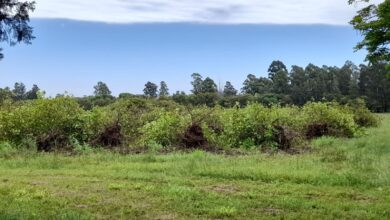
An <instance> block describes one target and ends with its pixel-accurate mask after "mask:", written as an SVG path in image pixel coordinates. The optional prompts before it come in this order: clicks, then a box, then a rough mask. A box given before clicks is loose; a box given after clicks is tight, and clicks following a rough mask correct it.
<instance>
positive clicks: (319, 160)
mask: <svg viewBox="0 0 390 220" xmlns="http://www.w3.org/2000/svg"><path fill="white" fill-rule="evenodd" d="M380 117H381V121H383V123H381V125H380V126H379V127H378V128H370V129H367V130H366V132H367V134H366V135H364V136H362V137H359V138H353V139H344V138H343V139H337V138H332V137H322V138H320V139H317V140H315V141H314V142H313V143H312V146H313V148H312V151H311V152H310V153H306V154H296V155H289V154H287V155H286V154H283V153H280V154H274V155H269V154H261V153H257V152H256V151H254V152H253V151H250V152H249V153H248V154H246V155H235V156H225V155H217V154H209V153H204V152H200V151H195V152H192V153H189V154H188V153H178V152H176V153H171V154H167V155H156V154H155V153H153V152H150V153H147V154H141V155H119V154H114V153H111V152H106V151H102V150H101V151H97V152H96V151H94V152H90V151H88V152H87V151H83V155H80V156H72V157H69V156H64V155H62V154H43V153H36V152H35V151H31V150H26V149H24V150H23V149H20V150H15V149H13V148H11V147H10V146H7V145H6V144H0V149H1V153H0V157H1V158H0V219H31V220H34V219H389V218H390V212H389V204H390V197H389V195H390V187H389V186H390V172H389V171H390V139H389V133H390V117H389V116H380ZM5 149H8V150H5Z"/></svg>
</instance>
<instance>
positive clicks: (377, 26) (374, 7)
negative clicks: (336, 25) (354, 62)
mask: <svg viewBox="0 0 390 220" xmlns="http://www.w3.org/2000/svg"><path fill="white" fill-rule="evenodd" d="M355 1H356V0H349V3H350V4H352V3H353V2H355ZM365 1H366V2H368V0H365ZM389 14H390V0H385V1H383V2H381V3H380V4H370V5H369V6H367V7H365V8H363V9H362V10H360V11H359V12H358V14H357V15H356V16H355V17H354V18H353V19H352V21H351V22H350V23H351V24H352V25H353V27H354V28H355V29H356V30H358V31H360V32H361V33H362V35H363V36H364V40H363V41H362V42H360V43H358V44H357V45H356V49H357V50H360V49H363V48H365V49H367V51H368V55H367V60H369V61H370V62H373V63H375V62H378V61H390V49H389V47H388V46H389V44H390V35H389V28H390V16H389Z"/></svg>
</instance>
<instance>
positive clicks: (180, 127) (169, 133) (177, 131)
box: [140, 111, 190, 147]
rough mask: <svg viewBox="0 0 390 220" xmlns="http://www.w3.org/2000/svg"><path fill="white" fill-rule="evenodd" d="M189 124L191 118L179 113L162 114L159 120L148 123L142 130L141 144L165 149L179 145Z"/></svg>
mask: <svg viewBox="0 0 390 220" xmlns="http://www.w3.org/2000/svg"><path fill="white" fill-rule="evenodd" d="M189 124H190V121H189V118H188V117H185V116H183V115H181V114H180V113H179V112H178V111H176V112H162V113H160V115H159V117H158V119H157V120H155V121H152V122H149V123H147V124H146V125H144V126H143V127H142V128H141V129H140V132H141V134H142V137H141V139H140V143H141V144H143V145H144V146H147V145H149V144H150V143H157V144H160V145H162V146H164V147H167V146H174V145H177V144H179V143H180V142H179V141H180V136H181V135H182V134H183V133H184V131H185V129H186V128H187V127H188V126H189Z"/></svg>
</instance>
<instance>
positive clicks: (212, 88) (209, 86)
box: [201, 77, 218, 93]
mask: <svg viewBox="0 0 390 220" xmlns="http://www.w3.org/2000/svg"><path fill="white" fill-rule="evenodd" d="M217 92H218V88H217V84H215V82H214V80H212V79H211V78H210V77H207V78H206V79H204V81H203V82H202V89H201V93H217Z"/></svg>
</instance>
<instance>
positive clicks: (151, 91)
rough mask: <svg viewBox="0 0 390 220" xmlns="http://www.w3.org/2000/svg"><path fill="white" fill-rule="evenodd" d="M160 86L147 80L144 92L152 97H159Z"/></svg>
mask: <svg viewBox="0 0 390 220" xmlns="http://www.w3.org/2000/svg"><path fill="white" fill-rule="evenodd" d="M157 90H158V86H157V85H156V84H154V83H152V82H147V83H146V84H145V88H144V94H145V95H146V96H148V97H150V98H156V97H157Z"/></svg>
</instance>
